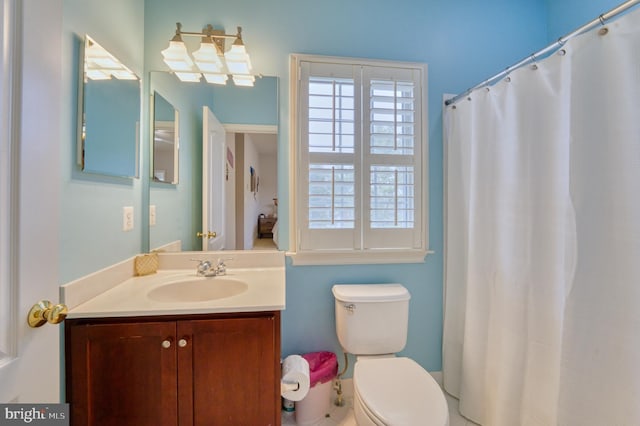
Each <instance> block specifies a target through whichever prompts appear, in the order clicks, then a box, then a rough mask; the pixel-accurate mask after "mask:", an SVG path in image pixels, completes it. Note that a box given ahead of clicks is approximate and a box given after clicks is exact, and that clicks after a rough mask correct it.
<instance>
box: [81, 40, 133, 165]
mask: <svg viewBox="0 0 640 426" xmlns="http://www.w3.org/2000/svg"><path fill="white" fill-rule="evenodd" d="M80 66H81V67H82V68H81V70H80V73H79V76H80V78H79V79H78V80H79V82H78V140H77V146H78V149H77V163H78V165H79V166H80V168H81V169H82V170H83V171H85V172H88V173H96V174H100V175H107V176H119V177H138V172H139V170H138V164H139V161H138V160H139V154H138V153H139V145H140V143H139V134H140V90H141V87H140V79H139V78H138V76H136V75H135V74H134V73H133V72H132V71H131V70H130V69H129V68H127V67H126V66H125V65H124V64H122V63H121V62H120V61H119V60H118V59H117V58H115V57H114V56H113V55H111V54H110V53H109V52H108V51H107V50H105V49H104V48H103V47H102V46H100V45H99V44H98V43H97V42H96V41H95V40H93V39H92V38H91V37H89V36H86V37H85V40H84V47H83V48H81V54H80Z"/></svg>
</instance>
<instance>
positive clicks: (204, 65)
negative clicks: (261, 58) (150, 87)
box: [162, 22, 255, 86]
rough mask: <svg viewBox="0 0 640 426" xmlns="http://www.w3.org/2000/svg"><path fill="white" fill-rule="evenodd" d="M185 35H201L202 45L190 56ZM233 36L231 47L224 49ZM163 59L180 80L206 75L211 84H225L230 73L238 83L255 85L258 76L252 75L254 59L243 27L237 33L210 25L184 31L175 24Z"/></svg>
mask: <svg viewBox="0 0 640 426" xmlns="http://www.w3.org/2000/svg"><path fill="white" fill-rule="evenodd" d="M182 36H194V37H200V38H201V41H200V48H199V49H198V50H196V51H195V52H193V59H194V60H192V59H191V56H190V55H189V52H188V50H187V46H186V44H185V43H184V40H183V39H182ZM227 39H234V42H233V44H232V46H231V48H230V49H229V50H228V51H225V41H226V40H227ZM162 56H163V58H164V62H165V63H166V64H167V65H168V66H169V68H170V69H171V71H173V72H174V74H175V75H176V77H178V78H179V79H180V80H181V81H188V82H199V81H200V80H201V78H202V76H204V78H205V80H206V81H207V82H208V83H213V84H226V83H227V80H228V78H229V77H228V75H229V74H230V75H231V76H232V77H233V82H234V83H235V84H236V86H253V83H254V82H255V76H254V75H252V74H251V72H252V67H251V59H250V58H249V54H248V53H247V49H246V47H245V46H244V42H243V41H242V28H241V27H238V32H237V33H236V34H235V35H230V34H225V32H224V31H222V30H216V29H214V28H213V27H212V26H211V25H207V26H206V27H204V28H203V29H202V32H199V33H196V32H186V31H182V24H180V23H179V22H178V23H176V34H175V36H174V37H173V38H172V39H171V41H170V42H169V47H168V48H166V49H165V50H163V51H162Z"/></svg>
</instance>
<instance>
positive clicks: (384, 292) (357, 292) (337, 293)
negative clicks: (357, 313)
mask: <svg viewBox="0 0 640 426" xmlns="http://www.w3.org/2000/svg"><path fill="white" fill-rule="evenodd" d="M331 290H332V292H333V296H334V297H335V298H336V300H339V301H341V302H392V301H402V300H409V299H410V298H411V294H410V293H409V290H407V289H406V288H405V287H404V286H403V285H402V284H336V285H334V286H333V288H332V289H331Z"/></svg>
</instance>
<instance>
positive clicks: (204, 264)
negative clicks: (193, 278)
mask: <svg viewBox="0 0 640 426" xmlns="http://www.w3.org/2000/svg"><path fill="white" fill-rule="evenodd" d="M191 261H192V262H199V263H198V266H197V267H196V272H197V274H198V275H206V274H207V273H208V271H209V270H211V262H210V261H208V260H200V259H191Z"/></svg>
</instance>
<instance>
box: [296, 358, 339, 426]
mask: <svg viewBox="0 0 640 426" xmlns="http://www.w3.org/2000/svg"><path fill="white" fill-rule="evenodd" d="M302 357H303V358H304V359H306V360H307V362H308V363H309V393H308V394H307V396H305V397H304V398H303V399H302V400H301V401H298V402H296V424H297V425H299V426H305V425H312V424H314V423H316V422H318V421H319V420H321V419H323V418H324V417H325V415H326V414H328V413H329V410H330V409H331V387H332V386H331V382H332V380H333V379H334V378H335V377H336V375H337V374H338V360H337V358H336V354H334V353H333V352H312V353H308V354H304V355H302Z"/></svg>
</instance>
